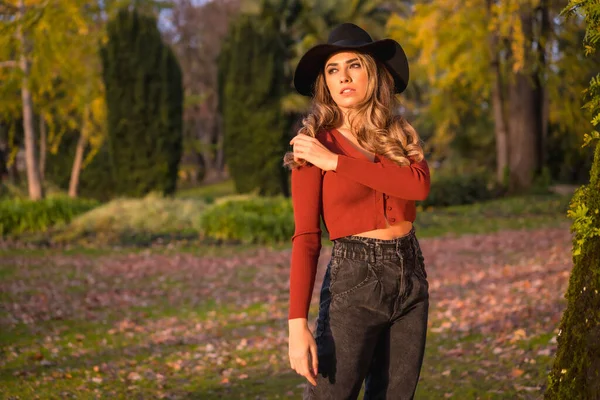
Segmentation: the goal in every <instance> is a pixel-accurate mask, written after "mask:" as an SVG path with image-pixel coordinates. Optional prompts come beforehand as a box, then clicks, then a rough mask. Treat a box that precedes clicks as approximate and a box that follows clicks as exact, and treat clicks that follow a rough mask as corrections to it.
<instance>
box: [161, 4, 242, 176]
mask: <svg viewBox="0 0 600 400" xmlns="http://www.w3.org/2000/svg"><path fill="white" fill-rule="evenodd" d="M238 3H239V1H238V0H221V1H211V2H206V3H201V4H199V5H198V4H197V2H195V1H192V0H176V1H174V5H173V8H172V10H171V12H170V14H169V25H168V28H167V29H166V37H167V39H168V40H169V42H170V43H171V46H172V47H173V50H174V51H175V53H176V54H177V59H178V60H179V62H180V64H181V68H182V71H183V81H184V88H185V102H184V153H186V154H187V155H188V157H189V156H192V157H194V158H197V159H198V161H197V163H198V164H201V165H203V167H204V174H203V178H204V180H205V181H213V180H219V179H221V178H222V177H223V174H224V150H223V131H222V126H221V121H220V115H219V113H218V110H217V107H218V101H219V98H218V87H217V86H218V85H217V58H218V55H219V52H220V49H221V43H222V42H223V39H224V37H225V34H226V33H227V28H228V26H229V21H230V19H231V18H232V17H233V15H234V14H235V13H236V12H237V8H238Z"/></svg>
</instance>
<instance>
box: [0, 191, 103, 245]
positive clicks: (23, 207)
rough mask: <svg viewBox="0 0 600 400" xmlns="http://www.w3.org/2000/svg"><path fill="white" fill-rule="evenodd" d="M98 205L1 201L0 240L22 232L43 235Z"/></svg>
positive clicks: (74, 201) (65, 201) (64, 201)
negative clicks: (41, 233)
mask: <svg viewBox="0 0 600 400" xmlns="http://www.w3.org/2000/svg"><path fill="white" fill-rule="evenodd" d="M97 205H98V202H97V201H95V200H86V199H71V198H68V197H56V198H47V199H44V200H41V201H32V200H27V199H4V200H0V237H2V236H9V235H19V234H22V233H35V232H43V231H46V230H47V229H49V228H51V227H53V226H55V225H57V224H60V223H68V222H69V221H71V220H72V219H73V218H74V217H75V216H77V215H79V214H82V213H84V212H86V211H89V210H91V209H92V208H94V207H96V206H97Z"/></svg>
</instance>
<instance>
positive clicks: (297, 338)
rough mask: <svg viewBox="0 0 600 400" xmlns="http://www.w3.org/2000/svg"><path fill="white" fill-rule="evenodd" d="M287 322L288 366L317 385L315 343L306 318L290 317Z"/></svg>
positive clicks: (317, 366)
mask: <svg viewBox="0 0 600 400" xmlns="http://www.w3.org/2000/svg"><path fill="white" fill-rule="evenodd" d="M288 323H289V330H290V335H289V357H290V367H292V369H293V370H294V371H296V372H297V373H298V374H299V375H302V376H303V377H305V378H306V379H307V380H308V381H309V382H310V383H311V384H312V385H313V386H317V371H318V369H319V360H318V358H317V343H316V342H315V339H314V338H313V336H312V333H311V332H310V329H308V325H307V322H306V318H297V319H291V320H289V321H288Z"/></svg>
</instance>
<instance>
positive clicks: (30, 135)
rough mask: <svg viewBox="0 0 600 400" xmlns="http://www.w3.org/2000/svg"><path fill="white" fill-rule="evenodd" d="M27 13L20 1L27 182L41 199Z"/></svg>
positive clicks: (35, 197) (19, 38) (30, 193)
mask: <svg viewBox="0 0 600 400" xmlns="http://www.w3.org/2000/svg"><path fill="white" fill-rule="evenodd" d="M24 14H25V5H24V0H20V1H19V11H18V18H19V20H20V23H19V26H18V30H17V37H18V41H19V43H20V45H21V54H20V57H19V65H20V67H21V70H22V71H23V79H22V83H21V99H22V101H23V130H24V131H25V163H26V166H27V184H28V188H29V197H30V198H31V199H32V200H39V199H41V198H43V197H44V193H43V190H42V182H41V180H40V172H39V169H38V163H37V162H36V156H35V132H34V128H33V101H32V100H31V93H30V92H29V43H27V39H26V38H25V33H24V32H23V22H22V21H23V18H24Z"/></svg>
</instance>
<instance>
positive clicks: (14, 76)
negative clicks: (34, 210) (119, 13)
mask: <svg viewBox="0 0 600 400" xmlns="http://www.w3.org/2000/svg"><path fill="white" fill-rule="evenodd" d="M118 1H121V2H122V1H123V0H118ZM118 1H113V2H112V3H111V4H117V2H118ZM14 4H15V5H13V6H11V5H8V3H3V4H2V5H3V6H4V7H6V8H2V7H0V13H1V14H2V17H3V21H4V22H5V26H4V28H5V29H3V30H2V31H1V33H0V48H1V49H2V50H0V51H3V54H2V56H3V57H2V58H5V57H6V58H10V57H14V58H16V56H18V55H20V57H21V61H23V59H25V61H26V62H25V63H23V62H21V64H20V65H21V68H10V67H11V66H14V65H17V64H18V63H11V61H6V62H4V63H3V65H2V66H4V67H5V68H2V69H0V71H1V72H2V75H0V79H1V80H2V81H3V85H2V96H0V97H1V98H3V100H5V101H4V102H0V114H1V115H4V117H5V118H9V119H14V120H21V119H22V120H23V127H24V136H25V141H24V142H25V150H26V153H27V171H28V175H31V174H33V176H34V177H33V179H28V181H29V182H33V183H34V184H33V187H34V188H36V187H37V183H35V182H37V181H38V180H39V183H40V185H41V184H42V181H43V180H44V178H45V170H46V159H47V158H48V157H47V156H48V153H51V154H55V153H56V151H57V150H58V147H59V146H60V142H61V140H62V138H63V136H64V134H65V133H66V132H71V131H74V130H78V131H83V130H85V132H86V137H85V138H84V140H82V142H83V144H84V146H82V149H81V150H82V151H81V152H78V153H77V154H81V156H82V158H83V151H84V147H85V144H86V143H89V144H91V151H90V152H89V153H88V156H87V160H88V161H89V160H90V159H91V158H92V157H93V156H94V155H95V153H96V152H97V147H98V146H99V145H100V144H101V143H102V140H103V138H104V116H103V114H104V112H103V100H102V99H103V97H104V94H103V87H102V83H101V77H100V68H99V61H98V55H97V41H99V40H101V38H102V35H103V33H102V31H103V18H102V13H104V12H105V11H106V10H108V8H106V7H105V8H103V7H102V3H101V2H95V3H94V2H92V3H90V2H89V1H85V0H55V1H53V2H52V6H49V5H48V1H39V0H37V1H29V2H27V6H26V7H24V6H23V4H22V3H20V2H19V4H17V3H14ZM19 5H20V6H22V7H21V8H20V7H19ZM19 10H22V11H19ZM23 43H25V44H27V46H26V47H23V45H22V44H23ZM23 56H24V57H23ZM23 65H25V66H26V71H27V73H26V74H25V73H23V71H24V69H23ZM16 88H18V90H20V91H21V92H22V93H24V94H25V95H24V96H22V100H21V101H20V102H19V104H20V106H18V105H17V100H16V99H15V93H16V90H15V89H16ZM89 110H92V111H93V112H90V111H89ZM89 118H92V120H93V121H92V122H93V123H90V121H88V120H86V119H89ZM36 127H39V137H36ZM84 128H85V129H84ZM36 142H39V161H38V155H37V154H36V148H35V143H36ZM83 165H85V162H84V161H83V160H82V159H80V158H78V157H76V158H75V160H74V161H73V166H74V168H73V173H72V175H73V179H72V180H71V185H70V188H69V192H70V194H71V195H72V196H74V195H76V192H77V184H78V179H77V178H78V176H79V170H80V168H81V167H82V166H83ZM36 175H37V176H38V178H36ZM29 186H30V190H31V186H32V185H31V183H30V185H29ZM40 187H41V190H42V191H43V186H40ZM35 192H37V189H35ZM32 197H33V198H37V197H38V195H37V194H34V195H33V196H32Z"/></svg>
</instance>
